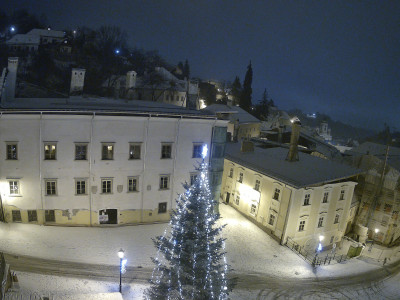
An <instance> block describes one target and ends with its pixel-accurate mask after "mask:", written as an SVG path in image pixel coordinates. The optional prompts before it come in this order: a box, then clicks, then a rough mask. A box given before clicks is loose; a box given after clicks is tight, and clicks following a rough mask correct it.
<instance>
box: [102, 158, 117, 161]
mask: <svg viewBox="0 0 400 300" xmlns="http://www.w3.org/2000/svg"><path fill="white" fill-rule="evenodd" d="M101 160H105V161H107V160H114V158H102V159H101Z"/></svg>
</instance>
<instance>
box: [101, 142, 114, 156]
mask: <svg viewBox="0 0 400 300" xmlns="http://www.w3.org/2000/svg"><path fill="white" fill-rule="evenodd" d="M101 159H102V160H113V159H114V144H102V151H101Z"/></svg>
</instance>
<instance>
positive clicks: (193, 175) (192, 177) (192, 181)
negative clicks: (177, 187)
mask: <svg viewBox="0 0 400 300" xmlns="http://www.w3.org/2000/svg"><path fill="white" fill-rule="evenodd" d="M197 176H198V175H197V174H190V185H193V184H194V183H195V182H196V180H197Z"/></svg>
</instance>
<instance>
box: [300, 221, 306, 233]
mask: <svg viewBox="0 0 400 300" xmlns="http://www.w3.org/2000/svg"><path fill="white" fill-rule="evenodd" d="M304 226H306V221H300V224H299V231H304Z"/></svg>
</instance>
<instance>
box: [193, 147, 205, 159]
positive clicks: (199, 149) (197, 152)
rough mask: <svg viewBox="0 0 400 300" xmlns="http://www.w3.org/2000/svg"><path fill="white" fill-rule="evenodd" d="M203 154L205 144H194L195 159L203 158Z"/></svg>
mask: <svg viewBox="0 0 400 300" xmlns="http://www.w3.org/2000/svg"><path fill="white" fill-rule="evenodd" d="M202 152H203V144H194V145H193V155H192V157H193V158H201V157H202V155H201V154H202Z"/></svg>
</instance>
